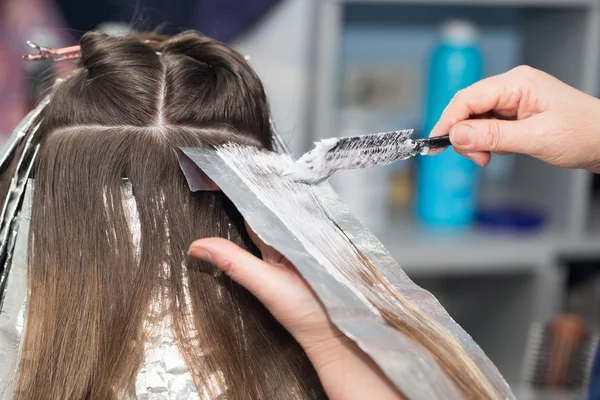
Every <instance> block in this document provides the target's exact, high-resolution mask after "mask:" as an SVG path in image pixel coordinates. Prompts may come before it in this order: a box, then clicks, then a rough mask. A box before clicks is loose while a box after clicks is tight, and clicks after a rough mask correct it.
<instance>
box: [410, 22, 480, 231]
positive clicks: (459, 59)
mask: <svg viewBox="0 0 600 400" xmlns="http://www.w3.org/2000/svg"><path fill="white" fill-rule="evenodd" d="M482 75H483V57H482V54H481V51H480V50H479V48H478V47H477V32H476V29H475V27H474V26H472V25H471V24H470V23H469V22H466V21H451V22H448V23H447V24H446V25H445V26H444V27H443V30H442V35H441V40H440V42H439V44H438V46H437V48H436V49H435V51H434V52H433V55H432V57H431V63H430V67H429V81H428V93H427V105H426V115H425V125H424V129H423V136H424V137H426V136H429V133H430V132H431V130H432V129H433V127H434V125H435V124H436V122H437V121H438V119H439V118H440V116H441V115H442V112H443V111H444V109H445V108H446V106H447V105H448V103H449V102H450V100H451V99H452V97H453V96H454V95H455V94H456V92H458V91H459V90H461V89H463V88H465V87H467V86H469V85H471V84H473V83H475V82H477V81H478V80H480V79H481V78H482ZM418 162H419V164H418V177H417V194H416V198H417V204H416V210H417V218H418V220H419V221H420V222H421V223H422V224H423V225H425V226H427V227H428V228H432V229H436V230H449V231H457V230H462V229H464V228H468V227H469V226H470V225H471V224H472V222H473V221H474V219H475V207H476V201H477V180H478V167H477V165H476V164H475V163H473V162H472V161H470V160H469V159H467V158H465V157H462V156H460V155H459V154H457V153H456V152H455V151H454V150H453V149H452V148H448V149H446V150H445V151H444V152H442V153H441V154H439V155H436V156H424V157H419V160H418Z"/></svg>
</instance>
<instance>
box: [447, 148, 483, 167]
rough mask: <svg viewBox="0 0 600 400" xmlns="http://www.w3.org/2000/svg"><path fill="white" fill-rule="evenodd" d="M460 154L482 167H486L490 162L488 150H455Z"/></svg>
mask: <svg viewBox="0 0 600 400" xmlns="http://www.w3.org/2000/svg"><path fill="white" fill-rule="evenodd" d="M455 151H456V152H457V153H458V154H460V155H462V156H464V157H466V158H468V159H470V160H471V161H473V162H474V163H475V164H477V165H479V166H480V167H485V166H486V165H488V164H489V163H490V159H491V157H490V153H489V152H487V151H475V152H468V151H467V152H461V151H458V150H455Z"/></svg>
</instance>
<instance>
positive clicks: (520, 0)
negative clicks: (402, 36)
mask: <svg viewBox="0 0 600 400" xmlns="http://www.w3.org/2000/svg"><path fill="white" fill-rule="evenodd" d="M328 1H329V2H332V3H348V4H400V5H404V4H406V5H447V6H463V5H466V6H469V5H471V6H479V7H485V6H507V7H561V8H580V7H588V6H595V5H597V4H598V1H597V0H328Z"/></svg>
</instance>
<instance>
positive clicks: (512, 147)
mask: <svg viewBox="0 0 600 400" xmlns="http://www.w3.org/2000/svg"><path fill="white" fill-rule="evenodd" d="M450 142H451V143H452V146H453V147H454V148H456V150H457V151H459V152H461V153H465V152H468V153H473V152H481V151H485V152H509V153H530V152H531V151H533V146H532V143H531V142H532V140H531V130H530V127H529V123H528V122H527V120H521V121H504V120H497V119H474V120H468V121H463V122H460V123H458V124H456V125H454V126H453V127H452V129H450Z"/></svg>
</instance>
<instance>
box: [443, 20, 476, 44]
mask: <svg viewBox="0 0 600 400" xmlns="http://www.w3.org/2000/svg"><path fill="white" fill-rule="evenodd" d="M442 38H443V40H444V41H445V42H448V43H451V44H453V45H458V46H465V45H471V44H473V43H475V42H476V41H477V27H476V26H475V24H474V23H472V22H470V21H467V20H462V19H455V20H449V21H447V22H446V23H445V24H444V26H443V27H442Z"/></svg>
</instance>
